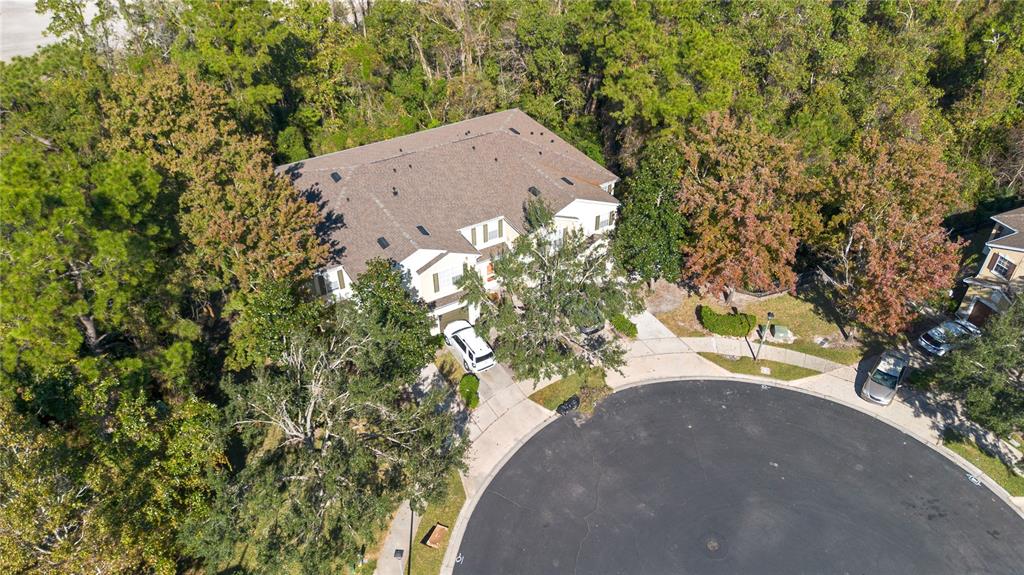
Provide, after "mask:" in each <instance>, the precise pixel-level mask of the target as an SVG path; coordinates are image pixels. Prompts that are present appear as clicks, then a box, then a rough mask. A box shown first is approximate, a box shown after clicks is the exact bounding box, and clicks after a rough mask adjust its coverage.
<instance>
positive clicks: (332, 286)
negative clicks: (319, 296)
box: [317, 266, 352, 299]
mask: <svg viewBox="0 0 1024 575" xmlns="http://www.w3.org/2000/svg"><path fill="white" fill-rule="evenodd" d="M339 272H340V273H341V277H340V278H339V276H338V273H339ZM319 275H320V276H321V277H322V278H323V286H324V287H325V288H326V293H324V294H323V295H324V296H333V297H334V298H336V299H347V298H350V297H352V277H351V276H349V275H348V272H346V271H345V269H344V268H343V267H342V266H335V267H330V268H326V269H323V270H321V271H320V272H319ZM317 289H319V288H317Z"/></svg>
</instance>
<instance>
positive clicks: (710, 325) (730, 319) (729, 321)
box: [700, 305, 757, 337]
mask: <svg viewBox="0 0 1024 575" xmlns="http://www.w3.org/2000/svg"><path fill="white" fill-rule="evenodd" d="M700 323H701V325H703V326H704V328H705V329H707V330H708V331H710V332H711V333H717V334H718V335H729V336H733V337H742V336H745V335H747V334H748V333H750V330H752V329H754V326H755V325H757V318H756V317H754V316H752V315H750V314H749V313H718V312H717V311H715V310H713V309H711V308H710V307H708V306H706V305H702V306H700Z"/></svg>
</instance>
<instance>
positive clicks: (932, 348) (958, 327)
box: [917, 319, 981, 355]
mask: <svg viewBox="0 0 1024 575" xmlns="http://www.w3.org/2000/svg"><path fill="white" fill-rule="evenodd" d="M979 335H981V331H980V330H979V329H978V328H977V327H975V326H974V324H972V323H969V322H966V321H963V320H960V319H955V320H946V321H944V322H942V323H941V324H939V325H937V326H935V327H933V328H932V329H930V330H928V331H926V332H925V333H923V334H921V337H920V338H919V339H918V340H917V344H918V345H920V346H921V348H922V349H924V350H925V351H927V352H928V353H930V354H932V355H946V353H948V352H949V351H950V350H953V349H956V348H957V347H959V346H960V345H961V344H962V343H963V342H964V341H966V340H968V339H971V338H973V337H978V336H979Z"/></svg>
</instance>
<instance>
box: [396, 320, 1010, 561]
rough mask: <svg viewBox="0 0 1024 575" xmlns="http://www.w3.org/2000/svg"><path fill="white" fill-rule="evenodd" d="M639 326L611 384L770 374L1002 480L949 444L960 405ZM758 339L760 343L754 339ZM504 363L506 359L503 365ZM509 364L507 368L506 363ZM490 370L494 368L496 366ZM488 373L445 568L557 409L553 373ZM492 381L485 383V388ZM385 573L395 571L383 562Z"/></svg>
mask: <svg viewBox="0 0 1024 575" xmlns="http://www.w3.org/2000/svg"><path fill="white" fill-rule="evenodd" d="M631 319H632V320H633V322H634V323H636V325H637V328H638V330H637V331H638V335H637V338H636V339H634V340H630V341H629V342H627V343H626V348H627V349H626V365H625V366H623V368H622V370H621V372H614V371H613V372H609V373H608V375H607V379H606V381H607V383H608V385H609V386H610V387H611V388H612V389H613V390H615V391H619V390H621V389H625V388H628V387H632V386H635V385H642V384H644V383H652V382H655V381H666V380H672V379H729V380H739V381H749V382H752V383H757V382H762V383H765V384H770V385H774V386H778V387H783V388H789V389H794V390H799V391H803V392H806V393H810V394H812V395H816V396H818V397H822V398H824V399H828V400H830V401H835V402H837V403H841V404H843V405H846V406H848V407H851V408H853V409H856V410H858V411H861V412H864V413H867V414H869V415H871V416H873V417H875V418H876V419H879V420H881V421H884V422H885V423H888V424H889V425H891V426H893V427H895V428H897V429H899V430H901V431H903V432H905V433H908V434H910V435H912V436H913V437H915V438H917V439H918V440H920V441H922V442H924V443H926V444H929V445H931V446H933V447H935V448H936V449H938V450H939V451H940V452H941V453H943V454H944V455H946V456H947V457H949V458H951V459H953V460H954V461H956V462H957V463H959V464H960V465H961V466H964V467H967V468H968V469H971V472H972V474H974V475H976V476H978V477H982V478H983V481H984V482H986V483H987V484H989V485H990V486H994V485H995V484H994V482H991V480H989V479H987V478H984V477H983V474H981V472H980V470H977V469H974V468H973V466H970V464H968V463H966V462H965V461H963V460H962V459H961V458H959V457H958V456H956V455H955V454H952V452H950V451H949V450H948V449H945V448H944V447H942V446H941V433H942V430H943V429H944V428H945V427H946V425H949V424H952V423H962V422H963V418H962V417H961V416H960V415H959V413H957V412H956V410H954V409H951V408H948V407H944V406H941V405H937V404H936V403H934V401H933V400H932V398H930V397H928V396H925V395H923V394H914V393H901V395H900V397H899V398H898V401H894V402H893V403H892V404H891V405H889V406H887V407H882V406H877V405H874V404H871V403H868V402H866V401H864V400H862V399H861V398H860V397H859V396H858V395H857V388H858V385H859V383H860V382H859V381H858V377H862V376H860V375H858V372H857V369H856V368H855V367H852V366H844V365H841V364H837V363H835V362H831V361H828V360H825V359H822V358H818V357H815V356H809V355H807V354H803V353H799V352H795V351H791V350H787V349H782V348H776V347H771V346H767V345H766V346H764V348H763V349H762V351H761V357H762V358H764V359H771V360H772V361H779V362H782V363H789V364H793V365H798V366H801V367H806V368H810V369H813V370H816V371H821V372H822V373H821V374H819V375H815V376H812V377H807V378H804V379H801V380H796V381H792V382H780V381H777V380H773V379H770V378H765V377H754V376H741V375H738V374H733V373H731V372H729V371H727V370H726V369H724V368H722V367H720V366H718V365H716V364H714V363H712V362H711V361H708V360H706V359H704V358H703V357H701V356H700V355H698V352H712V353H721V354H727V355H736V356H748V357H750V356H752V351H751V344H748V342H747V341H745V340H743V339H734V338H725V337H717V336H716V337H702V338H701V337H698V338H678V337H675V336H674V335H672V333H671V331H669V330H668V329H667V328H666V327H665V326H664V325H662V324H661V322H659V321H658V320H657V319H656V318H655V317H654V316H653V315H651V314H650V313H647V312H644V313H642V314H639V315H638V316H635V317H633V318H631ZM751 343H752V344H753V345H756V343H754V342H751ZM498 367H501V366H498ZM495 369H498V368H497V367H496V368H495ZM501 369H502V370H504V368H503V367H502V368H501ZM488 373H489V372H488ZM484 375H485V377H487V379H488V380H489V381H488V385H487V392H486V393H487V395H488V396H487V397H486V398H484V397H483V395H482V396H481V404H480V406H479V407H478V408H477V409H476V410H474V412H473V415H472V417H471V419H470V422H469V425H468V433H469V437H470V439H471V440H472V441H473V445H472V447H471V449H470V452H469V457H468V461H467V464H468V470H467V472H466V473H465V474H464V475H463V485H464V486H465V488H466V504H465V506H464V507H463V509H462V511H461V513H460V514H459V518H458V520H457V522H456V524H455V525H454V526H453V529H452V532H451V538H450V541H449V545H448V550H447V552H446V554H445V560H444V563H443V565H442V569H441V573H444V574H447V573H451V572H452V569H453V568H454V566H455V562H456V561H457V559H458V547H459V542H460V541H461V540H462V535H463V533H464V531H465V528H466V524H467V522H468V521H469V516H470V515H471V514H472V511H473V508H474V507H475V505H476V502H477V501H478V500H479V498H480V496H481V494H482V493H483V491H484V489H485V488H486V487H487V484H488V483H490V481H491V479H492V478H493V477H494V475H496V474H497V472H498V470H500V468H501V467H502V465H503V464H504V462H505V461H507V460H508V459H509V458H511V457H512V456H513V455H514V454H515V452H516V451H517V450H518V449H519V447H520V446H521V445H522V444H523V443H525V442H526V441H528V440H529V438H530V437H532V436H533V435H534V434H535V433H536V432H537V431H539V430H540V429H541V428H542V427H543V426H544V425H546V424H547V423H548V422H549V421H551V420H553V419H554V418H556V417H557V415H556V414H555V413H554V412H552V411H550V410H548V409H545V408H544V407H542V406H540V405H538V404H536V403H534V402H533V401H531V400H530V399H529V397H528V396H529V394H530V393H532V392H533V391H534V390H536V389H540V388H542V387H545V386H546V385H547V384H550V383H551V382H550V381H546V382H539V383H538V384H536V385H534V384H533V383H532V382H517V381H515V380H514V378H513V377H511V375H510V374H508V372H503V373H502V372H496V373H494V374H492V375H490V376H488V375H487V374H484ZM483 387H484V386H481V388H482V389H483ZM993 491H995V492H996V493H1000V492H1002V493H1005V492H1004V491H1002V488H1001V487H998V486H994V487H993ZM1007 501H1008V502H1010V503H1011V504H1015V505H1016V506H1017V507H1018V508H1020V509H1024V498H1016V499H1015V500H1013V501H1010V499H1007ZM405 522H406V523H405V524H404V526H403V525H401V518H399V519H398V520H396V522H395V524H393V526H392V527H393V530H394V529H398V530H401V529H405V530H406V531H407V530H408V517H405ZM392 552H393V550H392V549H388V548H384V549H382V551H381V555H382V559H381V562H382V563H388V564H389V567H390V566H393V565H394V564H396V563H400V562H399V561H397V560H394V559H390V556H391V553H392ZM377 572H378V573H382V574H383V573H391V572H392V571H390V570H388V571H384V570H381V563H378V571H377Z"/></svg>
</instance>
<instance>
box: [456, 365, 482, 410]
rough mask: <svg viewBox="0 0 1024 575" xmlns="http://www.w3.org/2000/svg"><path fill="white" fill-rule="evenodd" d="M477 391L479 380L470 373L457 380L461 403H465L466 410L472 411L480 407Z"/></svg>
mask: <svg viewBox="0 0 1024 575" xmlns="http://www.w3.org/2000/svg"><path fill="white" fill-rule="evenodd" d="M479 390H480V378H479V377H477V376H475V375H473V374H472V373H467V374H466V375H464V376H462V379H461V380H459V395H460V396H462V401H463V402H465V404H466V408H467V409H474V408H475V407H476V406H477V405H480V394H479V393H478V392H479Z"/></svg>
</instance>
